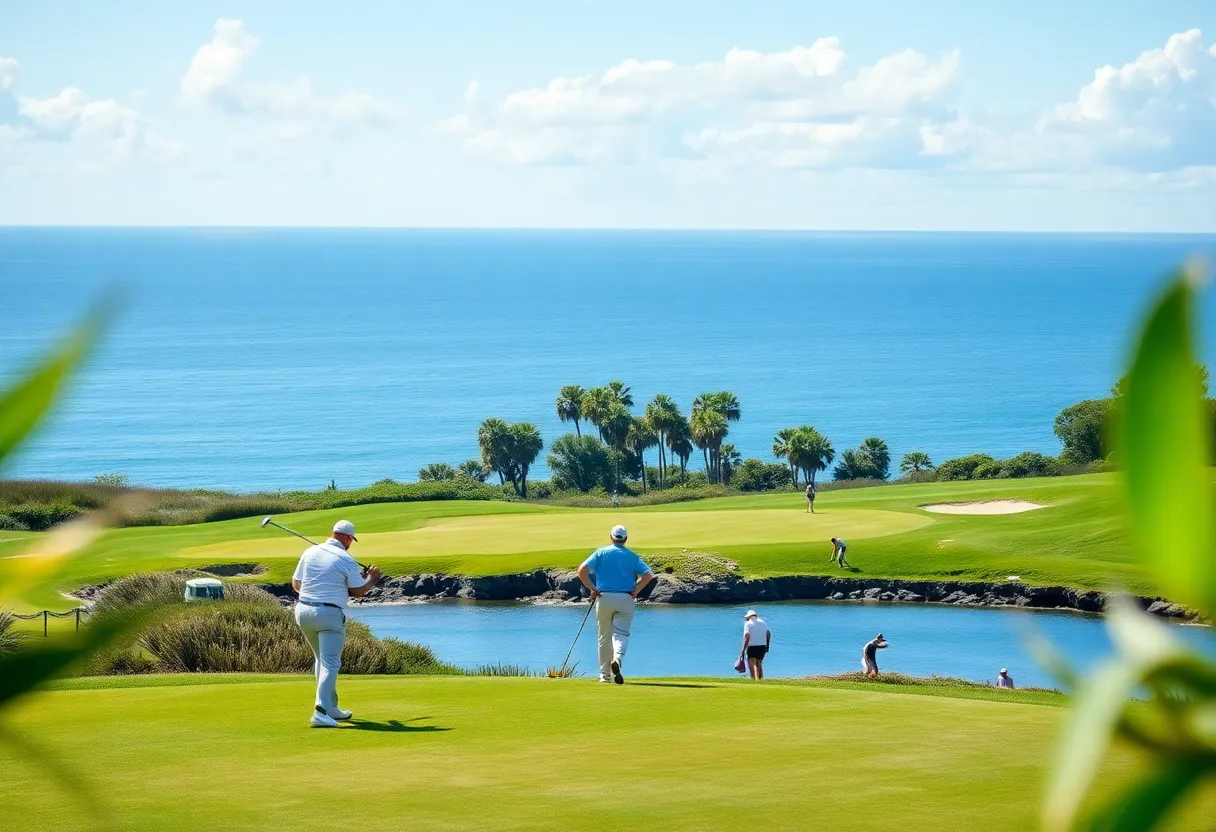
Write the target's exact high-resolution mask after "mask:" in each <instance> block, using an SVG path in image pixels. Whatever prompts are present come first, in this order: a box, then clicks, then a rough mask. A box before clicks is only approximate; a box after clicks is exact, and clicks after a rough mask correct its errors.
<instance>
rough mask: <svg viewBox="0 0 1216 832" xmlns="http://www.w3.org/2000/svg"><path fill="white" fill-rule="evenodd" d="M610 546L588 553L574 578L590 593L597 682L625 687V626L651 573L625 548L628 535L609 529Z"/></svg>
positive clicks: (619, 527)
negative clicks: (596, 638)
mask: <svg viewBox="0 0 1216 832" xmlns="http://www.w3.org/2000/svg"><path fill="white" fill-rule="evenodd" d="M610 535H611V538H612V543H611V544H610V545H608V546H604V547H602V548H600V549H596V550H595V551H594V552H592V553H591V557H589V558H587V559H586V560H585V561H583V565H582V566H580V567H579V568H578V579H579V580H580V581H582V582H583V586H585V587H587V589H589V590H590V591H591V601H592V603H595V604H598V606H597V607H596V610H595V623H596V627H597V629H598V630H599V639H600V681H601V682H616V683H617V684H618V685H623V684H625V677H624V676H622V675H621V662H623V661H624V660H625V650H626V648H628V647H629V627H630V625H632V624H633V605H634V602H635V601H636V599H637V597H638V593H640V592H641V591H642V590H643V589H645V588H646V585H647V584H648V583H650V582H651V581H652V580H654V573H653V572H651V570H650V567H649V566H647V565H646V562H645V561H643V560H642V559H641V558H640V557H638V556H637V555H636V554H634V553H633V552H631V551H630V550H629V549H626V548H625V541H626V540H628V539H629V532H627V531H626V530H625V527H624V526H613V527H612V531H611V532H610Z"/></svg>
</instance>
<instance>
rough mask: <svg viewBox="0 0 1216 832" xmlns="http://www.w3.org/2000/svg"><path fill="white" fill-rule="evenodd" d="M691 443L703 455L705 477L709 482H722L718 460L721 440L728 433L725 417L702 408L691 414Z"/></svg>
mask: <svg viewBox="0 0 1216 832" xmlns="http://www.w3.org/2000/svg"><path fill="white" fill-rule="evenodd" d="M690 425H691V427H692V436H691V438H692V441H693V443H694V444H696V446H697V447H698V448H700V449H701V452H702V453H703V454H704V455H705V476H706V477H708V478H709V481H710V482H721V481H722V467H721V465H720V461H719V458H718V454H719V451H720V449H721V448H722V440H724V439H725V438H726V435H727V434H728V433H729V432H730V429H729V428H728V427H727V426H726V417H725V416H723V415H722V414H721V413H719V412H718V411H717V410H711V409H708V408H702V409H701V410H696V411H694V412H693V414H692V420H691V422H690Z"/></svg>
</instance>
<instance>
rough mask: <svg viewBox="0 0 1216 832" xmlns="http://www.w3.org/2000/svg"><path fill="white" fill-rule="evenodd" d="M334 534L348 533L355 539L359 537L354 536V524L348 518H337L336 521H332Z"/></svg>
mask: <svg viewBox="0 0 1216 832" xmlns="http://www.w3.org/2000/svg"><path fill="white" fill-rule="evenodd" d="M334 534H348V535H350V536H351V537H354V538H355V540H358V539H359V538H357V537H355V524H354V523H352V522H350V521H349V520H339V521H338V522H337V523H334Z"/></svg>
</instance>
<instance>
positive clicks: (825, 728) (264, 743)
mask: <svg viewBox="0 0 1216 832" xmlns="http://www.w3.org/2000/svg"><path fill="white" fill-rule="evenodd" d="M831 684H832V683H824V684H819V683H795V682H791V683H781V684H767V683H766V684H763V685H754V684H748V683H745V682H738V681H731V682H725V681H723V682H718V681H712V680H695V681H694V680H639V681H636V682H632V683H631V684H629V685H626V686H625V687H623V688H617V687H615V686H604V685H598V684H596V683H594V682H590V681H587V680H577V679H576V680H549V679H486V678H470V677H452V678H425V677H415V678H408V679H404V678H386V677H363V678H358V679H343V680H342V694H343V702H344V704H346V705H347V706H348V707H351V708H354V709H355V711H356V720H357V721H356V722H355V723H354V724H353V725H351V726H349V727H346V728H343V729H340V730H336V731H317V730H309V729H308V728H307V727H305V720H306V718H307V715H308V706H309V704H310V703H311V701H312V700H311V697H312V693H311V687H310V680H308V679H305V678H300V677H240V676H236V677H222V678H215V677H148V678H124V679H121V680H113V679H104V680H89V679H80V680H69V681H67V682H64V683H61V688H63V689H61V690H58V691H55V692H51V693H47V694H45V695H42V696H40V697H38V698H36V699H34V700H31V701H29V702H28V703H27V704H26V705H24V706H23V707H21V708H19V709H18V710H17V712H15V713H14V714H11V715H10V717H9V718H8V721H7V722H6V723H5V724H4V725H3V726H0V727H2V728H3V729H5V730H19V731H20V732H21V733H22V734H23V735H24V736H25V737H27V738H30V739H36V740H37V741H38V742H39V743H40V744H42V745H43V746H45V747H48V748H51V749H53V750H54V751H55V752H56V753H57V754H58V755H60V756H62V757H63V758H65V759H71V761H72V764H73V765H74V766H76V768H77V769H78V770H79V772H80V773H81V774H83V775H84V776H85V777H87V779H88V780H89V781H90V782H91V783H92V784H93V785H94V786H95V787H96V791H97V793H98V794H99V795H102V796H103V798H104V801H105V804H106V805H107V806H108V807H109V809H110V810H111V811H112V812H113V813H114V815H115V817H116V819H117V820H119V821H120V823H119V827H120V828H122V829H126V830H161V829H175V830H209V829H215V828H217V827H219V826H221V825H222V827H223V828H224V829H226V830H230V832H239V831H241V830H269V829H279V828H283V826H284V825H285V824H290V823H292V822H294V821H291V820H287V819H299V818H301V817H307V818H312V819H314V822H317V821H319V822H320V826H321V827H322V828H328V826H330V825H336V824H338V823H343V822H347V821H349V822H350V823H355V824H357V825H359V826H365V827H369V828H371V827H374V828H385V829H393V828H416V829H435V830H449V829H452V830H454V829H483V828H484V829H494V830H511V829H541V830H545V829H549V830H567V829H592V830H594V829H612V830H632V829H639V830H640V829H645V830H653V829H656V828H662V829H669V830H684V829H689V830H692V829H697V830H700V829H721V830H732V829H740V830H742V829H746V830H757V829H780V828H812V827H813V828H820V829H892V828H913V829H916V828H920V829H933V830H971V829H981V828H982V829H986V830H1005V829H1008V830H1023V829H1029V828H1033V827H1034V826H1035V825H1036V817H1037V810H1038V804H1039V799H1040V794H1041V786H1042V782H1043V779H1044V777H1045V772H1046V768H1045V762H1046V759H1047V756H1048V753H1049V749H1050V747H1051V743H1052V741H1053V738H1054V735H1055V733H1056V729H1057V727H1058V724H1059V721H1060V719H1061V718H1062V716H1063V715H1064V714H1065V710H1064V709H1062V708H1058V707H1050V706H1044V705H1042V704H1028V703H1027V702H1026V701H1024V700H1023V698H1022V695H1021V694H1015V696H1013V697H1009V696H1006V697H1001V696H1000V693H1001V692H997V691H990V692H989V694H988V695H986V697H985V698H975V699H959V698H953V697H949V696H922V695H915V694H913V693H908V692H901V689H878V688H877V687H874V686H871V687H870V688H869V689H838V688H834V687H832V686H830V685H831ZM825 685H826V686H825ZM914 690H915V688H905V689H902V691H914ZM993 699H1003V701H993ZM1050 701H1052V702H1058V701H1061V697H1058V696H1052V697H1051V700H1050ZM6 754H8V752H7V751H6V750H5V749H4V747H3V746H0V769H2V770H3V771H4V774H5V787H4V795H5V799H4V800H3V801H0V828H2V829H23V830H30V831H31V832H38V830H69V829H76V828H81V827H82V826H83V821H84V819H85V817H86V815H85V814H84V813H83V810H82V809H81V808H80V804H79V802H78V801H77V799H76V798H75V797H74V796H73V795H72V794H70V793H69V792H68V791H67V790H65V789H63V788H61V787H58V786H55V785H53V781H49V780H48V776H47V774H46V773H45V772H44V771H42V770H40V769H38V768H35V767H32V766H31V765H30V764H29V763H28V762H27V761H26V760H24V759H18V758H14V757H10V756H6ZM1137 765H1138V763H1137V761H1136V760H1135V759H1134V758H1133V757H1131V756H1130V755H1129V754H1121V755H1116V757H1115V758H1114V760H1113V762H1111V763H1110V764H1108V766H1107V769H1106V771H1105V775H1104V777H1103V782H1102V786H1103V789H1102V791H1103V792H1104V793H1109V791H1110V790H1111V789H1112V788H1113V787H1114V786H1115V785H1116V784H1117V783H1119V782H1122V781H1123V780H1125V779H1126V778H1128V777H1130V776H1132V775H1133V774H1134V772H1135V770H1136V767H1137ZM1214 813H1216V795H1214V794H1212V793H1210V792H1209V793H1208V794H1207V795H1205V796H1204V797H1203V798H1202V799H1201V800H1200V802H1198V803H1197V804H1195V805H1192V806H1191V807H1189V812H1188V814H1187V815H1186V816H1185V817H1182V818H1177V819H1175V821H1176V826H1175V828H1179V829H1203V828H1207V827H1205V826H1204V824H1205V823H1206V822H1207V821H1210V819H1211V818H1212V817H1213V816H1216V814H1214ZM322 819H324V820H322ZM340 819H343V820H340Z"/></svg>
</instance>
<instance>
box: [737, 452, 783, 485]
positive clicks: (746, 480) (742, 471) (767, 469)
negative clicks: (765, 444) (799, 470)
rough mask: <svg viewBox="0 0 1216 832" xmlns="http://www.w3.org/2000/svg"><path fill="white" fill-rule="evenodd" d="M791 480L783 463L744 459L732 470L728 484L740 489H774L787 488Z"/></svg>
mask: <svg viewBox="0 0 1216 832" xmlns="http://www.w3.org/2000/svg"><path fill="white" fill-rule="evenodd" d="M792 481H793V478H792V476H791V475H790V469H789V468H788V467H786V466H785V465H782V464H780V463H766V462H762V461H761V460H759V459H745V460H743V463H742V464H741V465H740V466H739V467H738V468H736V469H734V471H733V472H732V474H731V480H730V484H731V485H732V486H734V487H735V488H737V489H739V490H740V491H774V490H776V489H778V488H788V487H789V486H790V483H791V482H792Z"/></svg>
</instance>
